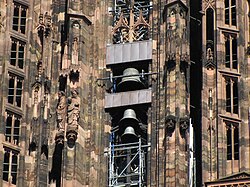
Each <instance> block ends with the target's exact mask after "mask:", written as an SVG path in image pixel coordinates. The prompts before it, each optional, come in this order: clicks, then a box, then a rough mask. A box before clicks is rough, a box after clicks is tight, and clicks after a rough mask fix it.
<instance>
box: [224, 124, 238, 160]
mask: <svg viewBox="0 0 250 187" xmlns="http://www.w3.org/2000/svg"><path fill="white" fill-rule="evenodd" d="M226 131H227V160H239V126H238V124H236V123H226Z"/></svg>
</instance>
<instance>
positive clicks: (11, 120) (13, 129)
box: [5, 112, 21, 145]
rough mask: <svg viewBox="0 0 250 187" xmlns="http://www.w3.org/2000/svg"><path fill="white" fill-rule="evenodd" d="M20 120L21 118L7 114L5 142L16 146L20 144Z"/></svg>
mask: <svg viewBox="0 0 250 187" xmlns="http://www.w3.org/2000/svg"><path fill="white" fill-rule="evenodd" d="M20 120H21V117H20V116H17V115H15V114H12V113H9V112H7V118H6V125H5V141H8V142H10V143H13V144H15V145H18V144H19V136H20Z"/></svg>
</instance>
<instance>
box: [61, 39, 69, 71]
mask: <svg viewBox="0 0 250 187" xmlns="http://www.w3.org/2000/svg"><path fill="white" fill-rule="evenodd" d="M67 68H68V43H67V42H65V45H64V53H63V59H62V69H67Z"/></svg>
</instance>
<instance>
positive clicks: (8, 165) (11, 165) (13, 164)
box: [3, 148, 18, 184]
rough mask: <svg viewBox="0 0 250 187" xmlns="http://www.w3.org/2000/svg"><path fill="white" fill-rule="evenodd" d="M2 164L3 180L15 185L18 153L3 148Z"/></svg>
mask: <svg viewBox="0 0 250 187" xmlns="http://www.w3.org/2000/svg"><path fill="white" fill-rule="evenodd" d="M4 152H5V153H4V162H3V180H4V181H7V182H10V183H11V184H16V182H17V168H18V153H17V152H15V151H13V150H10V149H7V148H5V150H4Z"/></svg>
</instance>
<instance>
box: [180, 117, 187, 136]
mask: <svg viewBox="0 0 250 187" xmlns="http://www.w3.org/2000/svg"><path fill="white" fill-rule="evenodd" d="M188 128H189V118H188V117H183V118H181V119H180V133H181V136H182V138H185V135H186V132H187V130H188Z"/></svg>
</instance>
